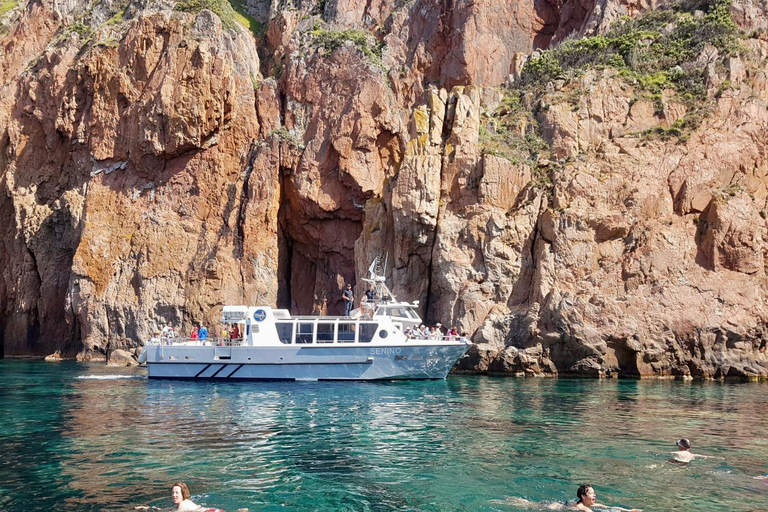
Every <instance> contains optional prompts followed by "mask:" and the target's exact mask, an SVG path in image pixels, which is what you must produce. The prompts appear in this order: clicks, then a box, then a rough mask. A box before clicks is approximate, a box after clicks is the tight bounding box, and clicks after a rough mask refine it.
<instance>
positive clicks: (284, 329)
mask: <svg viewBox="0 0 768 512" xmlns="http://www.w3.org/2000/svg"><path fill="white" fill-rule="evenodd" d="M275 328H276V329H277V337H278V339H279V340H280V343H285V344H286V345H290V344H291V340H292V339H293V322H275Z"/></svg>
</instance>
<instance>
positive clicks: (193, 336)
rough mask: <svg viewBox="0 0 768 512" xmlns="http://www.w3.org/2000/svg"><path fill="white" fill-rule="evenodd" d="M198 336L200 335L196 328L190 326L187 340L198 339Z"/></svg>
mask: <svg viewBox="0 0 768 512" xmlns="http://www.w3.org/2000/svg"><path fill="white" fill-rule="evenodd" d="M199 336H200V333H199V331H198V327H197V326H196V325H194V326H192V334H190V335H189V338H190V339H192V340H196V339H198V338H199Z"/></svg>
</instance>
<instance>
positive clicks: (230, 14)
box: [174, 0, 264, 37]
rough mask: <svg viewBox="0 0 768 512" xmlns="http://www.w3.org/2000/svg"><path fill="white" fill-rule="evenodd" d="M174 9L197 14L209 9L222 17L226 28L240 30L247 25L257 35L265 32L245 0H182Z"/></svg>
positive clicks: (222, 22)
mask: <svg viewBox="0 0 768 512" xmlns="http://www.w3.org/2000/svg"><path fill="white" fill-rule="evenodd" d="M174 9H175V10H177V11H181V12H191V13H195V14H197V13H199V12H200V11H202V10H203V9H208V10H209V11H211V12H213V13H214V14H216V16H218V17H219V18H220V19H221V24H222V26H223V27H224V28H225V29H228V30H237V31H239V30H240V27H245V28H247V29H248V30H250V31H251V32H252V33H253V35H254V36H256V37H262V36H263V34H264V27H263V25H262V24H261V23H259V22H258V21H256V20H255V19H253V17H251V15H250V14H248V11H247V9H246V2H245V0H231V1H227V0H180V1H179V2H177V3H176V6H175V7H174Z"/></svg>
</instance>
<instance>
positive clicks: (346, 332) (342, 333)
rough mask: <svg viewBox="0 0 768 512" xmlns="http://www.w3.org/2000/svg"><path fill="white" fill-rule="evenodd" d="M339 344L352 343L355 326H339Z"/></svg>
mask: <svg viewBox="0 0 768 512" xmlns="http://www.w3.org/2000/svg"><path fill="white" fill-rule="evenodd" d="M338 340H339V343H354V341H355V324H339V337H338Z"/></svg>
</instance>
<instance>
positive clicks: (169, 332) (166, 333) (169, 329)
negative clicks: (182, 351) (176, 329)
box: [160, 322, 174, 343]
mask: <svg viewBox="0 0 768 512" xmlns="http://www.w3.org/2000/svg"><path fill="white" fill-rule="evenodd" d="M160 335H161V336H162V337H163V340H164V341H165V342H166V343H170V342H171V340H172V339H173V336H174V335H173V324H172V323H171V322H168V325H166V326H165V327H163V330H162V332H161V333H160Z"/></svg>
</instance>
